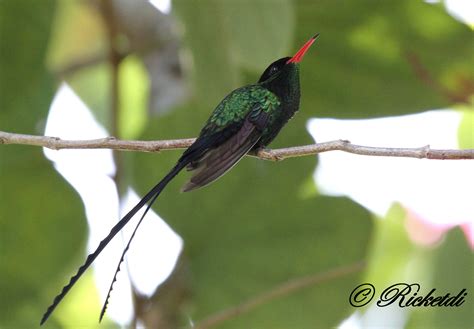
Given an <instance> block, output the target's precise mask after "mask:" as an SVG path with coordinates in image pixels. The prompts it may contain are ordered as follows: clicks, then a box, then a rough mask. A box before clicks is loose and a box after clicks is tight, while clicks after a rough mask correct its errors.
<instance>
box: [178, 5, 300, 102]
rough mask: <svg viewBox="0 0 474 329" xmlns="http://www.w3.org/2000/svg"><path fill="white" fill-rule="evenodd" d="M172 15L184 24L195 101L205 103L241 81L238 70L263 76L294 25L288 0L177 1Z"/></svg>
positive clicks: (285, 46) (280, 52) (282, 49)
mask: <svg viewBox="0 0 474 329" xmlns="http://www.w3.org/2000/svg"><path fill="white" fill-rule="evenodd" d="M173 13H174V14H176V15H177V16H178V17H179V18H181V21H182V24H183V25H184V29H185V40H186V42H187V43H186V45H187V46H188V47H189V49H190V51H191V55H192V59H193V66H192V69H193V78H194V79H193V80H194V85H195V91H196V96H197V99H199V101H200V102H201V103H203V104H207V105H212V104H215V103H216V102H218V101H219V99H221V98H222V96H223V95H224V94H226V93H228V92H229V91H231V90H232V89H234V88H236V87H238V86H239V85H240V84H241V83H242V76H241V74H240V70H239V69H240V68H241V67H245V68H250V69H257V70H262V72H263V69H264V68H265V66H267V65H268V64H269V63H271V62H272V61H273V60H274V57H275V56H280V55H281V57H282V56H284V54H285V52H286V51H288V47H289V45H290V39H291V35H292V32H293V26H294V12H293V6H292V4H291V2H289V1H288V0H278V1H266V0H258V1H219V0H199V1H188V0H184V1H183V0H181V1H174V2H173ZM262 13H265V15H262ZM275 17H278V20H279V24H275V23H274V22H275Z"/></svg>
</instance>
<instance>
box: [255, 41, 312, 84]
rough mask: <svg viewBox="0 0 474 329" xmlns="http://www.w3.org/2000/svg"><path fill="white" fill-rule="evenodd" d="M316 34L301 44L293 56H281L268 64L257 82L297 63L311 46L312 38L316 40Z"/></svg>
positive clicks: (274, 75)
mask: <svg viewBox="0 0 474 329" xmlns="http://www.w3.org/2000/svg"><path fill="white" fill-rule="evenodd" d="M318 36H319V34H316V35H315V36H314V37H312V38H311V39H309V40H308V41H307V42H306V43H305V44H304V45H303V47H301V49H300V50H298V52H297V53H296V54H295V56H293V57H283V58H280V59H279V60H276V61H274V62H273V63H271V64H270V66H268V67H267V68H266V69H265V71H264V72H263V74H262V75H261V76H260V79H259V80H258V82H259V83H260V82H263V81H266V80H268V79H270V78H272V77H276V76H277V75H279V73H280V72H282V71H285V70H286V68H289V67H294V66H295V65H296V64H298V63H299V62H300V61H301V60H302V59H303V57H304V54H305V53H306V51H308V49H309V47H311V45H312V44H313V42H314V40H316V38H317V37H318Z"/></svg>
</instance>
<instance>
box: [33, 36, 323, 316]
mask: <svg viewBox="0 0 474 329" xmlns="http://www.w3.org/2000/svg"><path fill="white" fill-rule="evenodd" d="M318 36H319V34H316V35H314V36H313V37H312V38H310V39H309V40H308V41H307V42H306V43H305V44H304V45H303V46H302V47H301V48H300V49H299V50H298V51H297V52H296V54H295V55H294V56H293V57H283V58H280V59H278V60H276V61H274V62H273V63H271V64H270V65H269V66H268V67H267V68H266V69H265V71H263V73H262V75H261V76H260V78H259V80H258V82H257V83H254V84H250V85H246V86H243V87H240V88H237V89H235V90H233V91H232V92H230V93H229V94H228V95H227V96H226V97H225V98H224V99H223V100H222V101H221V102H220V103H219V105H217V107H216V108H215V110H214V111H213V112H212V114H211V116H210V117H209V119H208V120H207V122H206V123H205V125H204V127H203V128H202V130H201V132H200V134H199V136H198V137H197V138H196V140H195V141H194V143H193V144H192V145H191V146H189V148H187V149H186V150H185V151H184V153H183V154H182V155H181V157H180V158H179V159H178V161H177V163H176V165H175V166H174V167H173V168H172V169H171V170H170V172H169V173H168V174H167V175H166V176H165V177H164V178H163V179H162V180H161V181H160V182H158V184H156V185H155V186H154V187H153V188H152V189H151V190H150V191H149V192H148V193H147V194H146V195H145V196H144V197H143V198H142V199H141V200H140V201H139V202H138V203H137V204H136V205H135V206H134V207H133V208H132V210H130V211H129V212H128V213H127V214H126V215H125V216H124V217H123V218H122V219H120V221H119V222H118V223H117V224H116V225H115V226H114V227H113V228H112V229H111V231H110V233H109V234H108V235H107V236H106V237H105V238H104V239H103V240H102V241H101V242H100V243H99V246H98V247H97V249H96V250H95V251H94V252H93V253H91V254H89V255H88V256H87V259H86V261H85V262H84V264H83V265H82V266H80V267H79V269H78V270H77V272H76V274H75V275H74V276H73V277H71V279H70V281H69V283H68V284H67V285H66V286H64V287H63V289H62V291H61V292H60V293H59V294H58V295H57V296H56V297H55V298H54V301H53V303H52V304H51V305H50V306H49V307H48V309H47V310H46V312H45V313H44V315H43V317H42V319H41V325H42V324H43V323H44V322H45V321H46V320H47V319H48V318H49V316H50V315H51V313H52V312H53V311H54V310H55V308H56V307H57V306H58V304H59V303H60V302H61V300H62V299H63V298H64V297H65V296H66V294H67V293H68V292H69V290H71V288H72V287H73V286H74V284H75V283H76V282H77V281H78V280H79V278H80V277H81V276H82V274H84V272H85V271H86V270H87V269H88V268H89V266H90V265H91V264H92V263H93V262H94V260H95V259H96V258H97V256H98V255H99V254H100V253H101V252H102V250H104V248H105V247H106V246H107V244H108V243H109V242H110V241H111V240H112V239H113V238H114V237H115V235H117V233H119V232H120V231H121V230H122V228H123V227H124V226H125V225H127V223H128V222H129V221H130V219H131V218H132V217H133V216H134V215H135V214H136V213H137V212H138V211H139V210H140V209H142V208H143V207H145V206H146V208H145V211H144V213H143V214H142V216H141V218H140V220H139V222H138V223H137V225H136V227H135V229H134V231H133V233H132V235H131V237H130V239H129V241H128V243H127V245H126V246H125V248H124V250H123V253H122V256H121V258H120V260H119V264H118V266H117V269H116V272H115V275H114V278H113V280H112V283H111V285H110V288H109V292H108V294H107V297H106V300H105V302H104V305H103V307H102V311H101V314H100V319H99V321H100V320H102V318H103V316H104V314H105V311H106V308H107V304H108V300H109V297H110V293H111V291H112V288H113V284H114V282H115V281H116V277H117V273H118V272H119V270H120V265H121V263H122V262H123V260H124V257H125V253H126V252H127V250H128V249H129V247H130V243H131V241H132V240H133V237H134V236H135V233H136V231H137V229H138V227H139V226H140V224H141V222H142V220H143V219H144V218H145V215H146V214H147V212H148V210H149V209H150V207H151V206H152V205H153V203H154V202H155V201H156V199H157V198H158V196H159V195H160V193H161V192H162V191H163V189H164V188H165V187H166V185H168V183H169V182H170V181H171V180H172V179H173V178H174V177H175V176H176V175H177V174H178V173H179V172H180V171H181V170H183V169H184V168H186V169H187V170H188V171H191V172H192V176H191V178H190V180H189V181H188V182H187V183H186V184H185V185H184V186H183V187H182V189H181V190H182V191H183V192H188V191H192V190H195V189H198V188H201V187H203V186H206V185H208V184H210V183H212V182H214V181H215V180H217V179H218V178H219V177H221V176H222V175H224V174H225V173H226V172H227V171H229V170H230V169H232V167H233V166H234V165H236V164H237V162H239V160H240V159H242V158H243V157H244V156H245V155H246V154H247V153H249V152H253V151H258V150H259V149H262V148H265V147H267V145H269V144H270V143H271V142H272V141H273V140H274V139H275V137H276V136H277V135H278V133H279V132H280V130H281V129H282V128H283V127H284V126H285V125H286V123H287V122H288V121H289V120H290V119H291V118H292V117H293V115H294V114H295V113H296V112H297V111H298V110H299V106H300V81H299V63H300V62H301V60H302V59H303V57H304V55H305V54H306V52H307V51H308V49H309V48H310V47H311V45H312V44H313V43H314V41H315V40H316V38H317V37H318Z"/></svg>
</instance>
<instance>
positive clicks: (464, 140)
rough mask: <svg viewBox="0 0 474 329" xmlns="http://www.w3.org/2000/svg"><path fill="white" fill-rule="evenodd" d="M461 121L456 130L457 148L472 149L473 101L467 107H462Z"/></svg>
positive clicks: (473, 134) (473, 127)
mask: <svg viewBox="0 0 474 329" xmlns="http://www.w3.org/2000/svg"><path fill="white" fill-rule="evenodd" d="M461 110H462V120H461V124H460V125H459V130H458V140H459V148H461V149H469V148H471V149H472V148H474V99H473V103H471V104H470V105H469V106H464V107H462V108H461Z"/></svg>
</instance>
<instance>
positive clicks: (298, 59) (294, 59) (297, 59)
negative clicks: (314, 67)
mask: <svg viewBox="0 0 474 329" xmlns="http://www.w3.org/2000/svg"><path fill="white" fill-rule="evenodd" d="M318 36H319V33H317V34H316V35H315V36H314V37H312V38H311V39H309V40H308V41H307V42H306V43H305V44H304V45H303V47H301V49H300V50H298V52H297V53H296V54H295V56H293V57H291V58H290V59H289V60H288V62H286V64H289V63H299V62H301V60H302V59H303V56H304V54H305V53H306V52H307V51H308V49H309V47H311V45H312V44H313V42H314V41H315V40H316V38H317V37H318Z"/></svg>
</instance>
